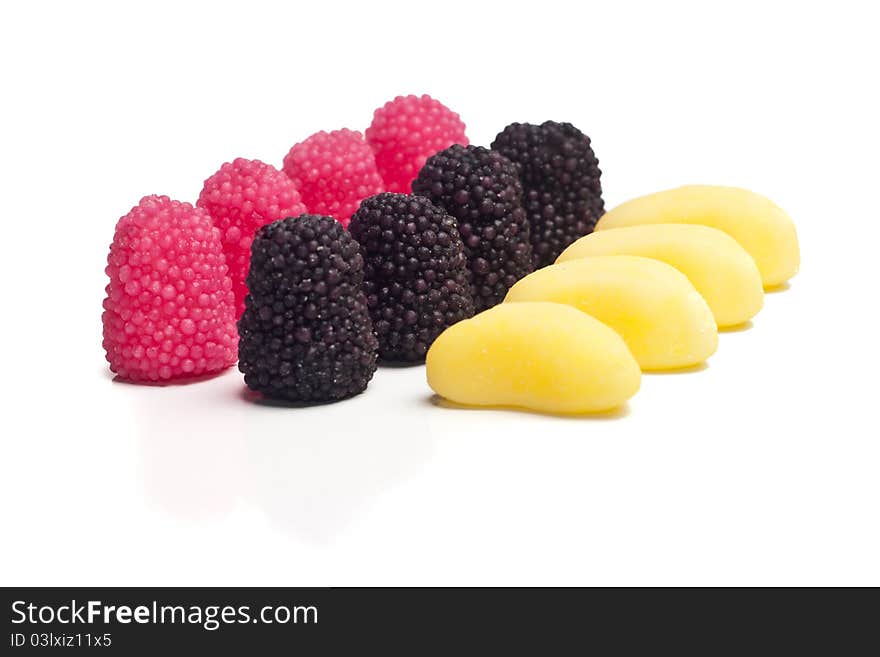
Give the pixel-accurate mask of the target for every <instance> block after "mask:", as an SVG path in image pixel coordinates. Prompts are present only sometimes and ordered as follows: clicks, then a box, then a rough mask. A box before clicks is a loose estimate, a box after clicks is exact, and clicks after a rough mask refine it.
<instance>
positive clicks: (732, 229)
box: [596, 185, 801, 288]
mask: <svg viewBox="0 0 880 657" xmlns="http://www.w3.org/2000/svg"><path fill="white" fill-rule="evenodd" d="M665 223H678V224H703V225H705V226H711V227H712V228H717V229H719V230H723V231H724V232H725V233H727V234H728V235H730V236H731V237H733V238H734V239H735V240H736V241H737V242H739V243H740V245H741V246H742V247H743V248H744V249H745V250H746V251H748V252H749V254H750V255H751V256H752V257H753V258H754V259H755V262H756V263H757V265H758V269H759V270H760V272H761V278H762V280H763V282H764V287H766V288H770V287H774V286H777V285H781V284H782V283H784V282H785V281H787V280H788V279H789V278H791V277H792V276H794V275H795V274H796V273H797V270H798V267H799V266H800V261H801V257H800V249H799V247H798V237H797V231H796V230H795V227H794V223H793V222H792V220H791V217H789V216H788V214H787V213H786V212H785V211H784V210H783V209H782V208H780V207H779V206H777V205H775V204H774V203H773V202H772V201H771V200H770V199H768V198H766V197H764V196H761V195H760V194H755V193H754V192H750V191H749V190H747V189H740V188H738V187H722V186H718V185H686V186H684V187H678V188H676V189H668V190H666V191H662V192H657V193H656V194H648V195H647V196H641V197H639V198H635V199H632V200H631V201H627V202H626V203H623V204H622V205H618V206H617V207H616V208H614V209H613V210H610V211H609V212H606V213H605V215H604V216H603V217H602V218H601V220H600V221H599V223H598V224H597V225H596V230H597V231H603V230H605V229H609V228H621V227H623V226H637V225H643V224H665Z"/></svg>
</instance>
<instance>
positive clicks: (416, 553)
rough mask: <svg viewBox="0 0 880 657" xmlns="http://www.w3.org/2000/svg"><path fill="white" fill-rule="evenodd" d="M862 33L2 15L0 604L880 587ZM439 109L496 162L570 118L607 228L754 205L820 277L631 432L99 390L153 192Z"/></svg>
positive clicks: (728, 341)
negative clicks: (114, 297)
mask: <svg viewBox="0 0 880 657" xmlns="http://www.w3.org/2000/svg"><path fill="white" fill-rule="evenodd" d="M297 4H302V5H303V6H300V7H298V6H297ZM820 4H821V5H822V6H824V7H826V8H825V9H818V8H816V7H817V6H818V5H820ZM305 5H308V6H305ZM869 10H870V3H867V2H865V3H846V2H834V3H807V2H797V3H795V2H792V3H790V4H783V3H775V2H760V3H745V2H738V3H723V4H721V3H718V4H715V3H703V2H701V3H692V4H687V5H686V4H681V3H668V2H664V3H647V2H646V3H638V4H636V3H629V2H601V3H594V4H593V6H588V5H587V4H586V3H568V2H566V3H562V2H550V1H546V0H545V1H542V2H536V3H528V4H525V3H523V4H519V3H514V2H506V3H498V4H497V6H493V5H489V4H488V3H476V2H466V3H458V2H443V3H425V4H422V3H400V4H399V5H391V4H388V3H385V4H383V3H377V2H363V3H358V4H357V5H356V6H352V7H345V6H339V5H337V4H336V3H332V2H314V3H292V2H286V3H281V2H279V3H277V4H276V5H263V4H262V3H255V2H248V3H236V5H229V6H227V5H225V4H223V3H216V2H212V3H204V4H197V3H182V2H174V3H160V2H150V3H138V4H135V3H107V4H95V3H88V2H58V3H39V2H30V3H15V6H13V3H4V4H3V8H2V9H0V55H2V58H0V62H2V63H0V66H2V69H0V70H2V86H0V96H2V102H0V113H2V121H0V131H2V148H0V188H2V190H3V194H2V201H0V202H2V205H0V208H2V221H0V226H2V242H3V254H2V257H0V267H2V279H0V280H2V285H3V321H2V327H0V330H2V343H0V344H2V350H3V351H2V354H3V378H2V383H0V385H2V392H3V397H2V399H3V408H2V423H3V424H2V429H0V432H2V448H3V454H2V462H0V468H2V471H0V505H2V518H0V520H2V528H3V529H2V533H3V539H2V541H0V554H2V560H0V581H2V583H3V584H21V585H25V584H27V585H50V584H91V585H123V584H124V585H134V584H153V585H159V584H168V585H196V584H206V585H207V584H210V585H226V584H249V585H341V584H352V585H356V584H389V585H390V584H481V585H482V584H770V585H774V584H874V585H878V584H880V558H878V555H880V528H878V524H880V520H878V519H880V513H878V506H880V445H878V438H880V431H878V428H880V426H878V424H880V423H878V419H877V387H878V386H877V375H878V366H880V358H878V338H877V332H878V321H877V320H878V319H880V317H878V310H877V305H878V293H877V284H878V276H877V253H878V241H880V229H878V224H880V211H878V204H877V189H878V180H880V164H878V152H880V130H878V120H880V103H878V97H877V88H878V87H877V75H878V73H877V65H878V62H880V52H878V45H877V44H878V41H877V34H876V21H875V20H873V18H872V16H871V15H870V13H869ZM423 92H427V93H430V94H432V95H434V96H435V97H437V98H439V99H441V100H442V101H443V102H445V103H446V104H448V105H449V106H450V107H452V108H453V109H455V110H456V111H458V112H459V113H460V114H461V116H462V117H463V119H464V120H465V122H466V123H467V125H468V133H469V135H470V137H471V140H472V141H473V142H474V143H477V144H488V142H490V141H491V140H492V138H493V137H494V135H495V133H496V132H498V131H499V130H500V129H502V128H503V127H504V126H505V125H506V124H507V123H509V122H511V121H532V122H540V121H543V120H545V119H556V120H567V121H571V122H573V123H575V124H576V125H578V126H579V127H581V128H582V129H583V130H584V131H585V132H587V133H588V134H589V135H590V136H591V137H592V139H593V144H594V147H595V150H596V153H597V155H598V157H599V158H600V160H601V167H602V170H603V171H604V176H603V185H604V188H605V190H606V193H605V197H606V201H607V205H608V206H609V207H613V206H614V205H616V204H618V203H620V202H622V201H624V200H626V199H628V198H630V197H632V196H634V195H638V194H642V193H647V192H650V191H654V190H658V189H662V188H666V187H670V186H675V185H678V184H682V183H688V182H708V183H719V184H732V185H740V186H744V187H748V188H752V189H754V190H756V191H759V192H762V193H764V194H766V195H768V196H770V197H771V198H773V199H774V200H775V201H777V202H778V203H779V204H780V205H782V206H783V207H785V208H786V209H787V210H788V211H789V213H790V214H791V215H792V216H793V217H794V219H795V221H796V224H797V227H798V230H799V233H800V238H801V246H802V255H803V265H802V271H801V273H800V274H799V275H798V276H797V277H796V278H795V279H794V280H793V281H792V284H791V286H790V289H788V290H787V291H784V292H780V293H775V294H772V295H768V297H767V300H766V304H765V308H764V310H763V311H762V312H761V313H760V314H759V315H758V316H757V317H756V319H755V320H754V323H753V327H752V328H750V329H748V330H745V331H741V332H737V333H728V334H724V335H723V336H722V338H721V345H720V348H719V351H718V353H717V354H716V355H715V356H713V357H712V359H711V360H710V363H709V366H708V368H707V369H705V370H703V371H700V372H695V373H689V374H668V375H650V376H645V377H644V381H643V387H642V390H641V392H640V393H639V394H638V395H637V396H636V397H635V398H634V399H633V400H632V401H631V402H630V404H629V406H628V408H627V410H626V411H625V412H623V413H621V414H620V415H619V416H618V417H615V418H610V419H607V418H606V419H562V418H555V417H547V416H540V415H532V414H527V413H517V412H508V411H462V410H451V409H445V408H442V407H440V406H437V405H435V404H433V403H432V402H431V395H430V391H429V389H428V387H427V385H426V383H425V380H424V369H423V368H411V369H387V368H383V369H380V371H378V372H377V374H376V376H375V378H374V381H373V383H372V384H371V385H370V387H369V389H368V391H367V392H366V393H365V394H364V395H361V396H360V397H358V398H356V399H353V400H351V401H347V402H344V403H340V404H336V405H333V406H325V407H318V408H310V409H289V408H276V407H271V406H261V405H256V404H254V403H252V402H249V401H247V400H245V399H244V398H243V397H242V390H243V383H242V381H241V377H240V375H239V374H238V372H237V371H235V370H230V371H229V372H227V373H226V374H225V375H223V376H220V377H219V378H216V379H213V380H210V381H207V382H202V383H198V384H192V385H187V386H173V387H167V388H155V387H152V388H151V387H140V386H133V385H126V384H122V383H114V382H113V381H112V380H111V376H110V374H109V372H108V370H107V368H106V364H105V362H104V360H103V352H102V350H101V346H100V343H101V323H100V314H101V300H102V297H103V288H104V285H105V282H106V281H105V277H104V273H103V268H104V264H105V259H106V252H107V248H108V245H109V243H110V240H111V238H112V234H113V227H114V224H115V222H116V220H117V219H118V218H119V217H120V216H121V215H122V214H124V213H125V212H127V211H128V210H129V208H130V207H131V206H132V205H134V204H136V203H137V201H138V200H139V199H140V197H141V196H143V195H145V194H150V193H161V194H168V195H170V196H172V197H175V198H179V199H183V200H189V201H193V200H194V199H195V198H196V196H197V194H198V191H199V189H200V187H201V183H202V181H203V180H204V179H205V178H206V177H207V176H209V175H210V174H211V173H212V172H213V171H214V170H215V169H217V168H218V167H219V165H220V164H221V163H222V162H224V161H226V160H230V159H232V158H234V157H236V156H244V157H251V158H260V159H263V160H265V161H267V162H271V163H273V164H276V165H279V164H280V162H281V159H282V157H283V155H284V154H285V152H286V151H287V149H288V148H289V147H290V146H291V145H292V144H293V143H295V142H296V141H298V140H301V139H302V138H304V137H306V136H307V135H309V134H310V133H312V132H313V131H316V130H319V129H322V128H323V129H328V130H329V129H334V128H340V127H349V128H353V129H361V130H363V129H364V128H365V127H366V125H367V124H368V123H369V121H370V118H371V115H372V110H373V109H374V108H375V107H377V106H379V105H381V104H382V103H383V102H384V101H385V100H387V99H389V98H391V97H393V96H394V95H396V94H399V93H423Z"/></svg>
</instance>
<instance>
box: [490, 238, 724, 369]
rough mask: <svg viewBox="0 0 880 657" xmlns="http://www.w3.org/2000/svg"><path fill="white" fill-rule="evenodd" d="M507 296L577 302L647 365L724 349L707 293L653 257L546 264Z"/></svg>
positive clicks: (682, 363)
mask: <svg viewBox="0 0 880 657" xmlns="http://www.w3.org/2000/svg"><path fill="white" fill-rule="evenodd" d="M504 301H505V303H510V302H522V301H553V302H556V303H565V304H568V305H570V306H574V307H575V308H578V309H579V310H582V311H584V312H585V313H587V314H589V315H592V316H593V317H595V318H596V319H598V320H599V321H601V322H603V323H604V324H607V325H608V326H610V327H611V328H613V329H614V330H615V331H617V333H619V334H620V336H621V337H622V338H623V339H624V341H625V342H626V344H627V346H628V347H629V349H630V351H631V352H632V354H633V356H635V358H636V360H637V361H638V363H639V365H640V366H641V368H642V369H643V370H663V369H675V368H681V367H688V366H690V365H696V364H698V363H701V362H703V361H704V360H706V358H708V357H709V356H711V355H712V354H713V353H715V350H716V349H717V348H718V331H717V329H716V327H715V319H714V317H713V316H712V311H711V310H710V309H709V306H708V305H707V304H706V301H705V300H704V299H703V297H701V296H700V294H699V292H697V290H696V289H695V288H694V286H693V285H691V282H690V281H689V280H688V279H687V277H686V276H685V275H684V274H682V273H681V272H680V271H678V270H677V269H675V268H674V267H672V266H671V265H667V264H666V263H664V262H661V261H659V260H653V259H650V258H642V257H638V256H627V255H615V256H595V257H592V258H580V259H578V260H570V261H568V262H562V263H559V264H556V265H551V266H549V267H544V268H543V269H539V270H538V271H536V272H534V273H532V274H529V275H528V276H526V277H525V278H523V279H521V280H520V281H519V282H517V283H516V285H514V286H513V287H512V288H511V289H510V290H509V291H508V293H507V298H505V300H504Z"/></svg>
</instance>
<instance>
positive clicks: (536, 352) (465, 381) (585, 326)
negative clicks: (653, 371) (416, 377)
mask: <svg viewBox="0 0 880 657" xmlns="http://www.w3.org/2000/svg"><path fill="white" fill-rule="evenodd" d="M426 365H427V375H428V385H430V386H431V388H432V389H433V390H434V392H436V393H437V394H438V395H440V396H441V397H445V398H446V399H448V400H450V401H453V402H456V403H459V404H466V405H471V406H517V407H522V408H527V409H532V410H537V411H544V412H549V413H593V412H599V411H606V410H611V409H613V408H616V407H618V406H620V405H621V404H623V403H624V402H625V401H626V400H627V399H629V398H630V397H632V396H633V395H634V394H635V393H636V392H637V391H638V389H639V385H640V383H641V372H640V371H639V366H638V363H636V360H635V358H633V356H632V354H631V353H630V351H629V349H628V348H627V346H626V344H625V343H624V341H623V339H622V338H621V337H620V336H619V335H618V334H617V333H615V332H614V331H613V330H612V329H610V328H608V327H607V326H605V324H602V323H601V322H600V321H598V320H597V319H594V318H592V317H590V316H589V315H587V314H586V313H583V312H581V311H580V310H577V309H576V308H573V307H571V306H568V305H564V304H558V303H546V302H523V303H502V304H500V305H498V306H495V307H494V308H490V309H489V310H486V311H484V312H482V313H480V314H479V315H476V316H474V317H473V318H471V319H466V320H464V321H461V322H458V323H457V324H454V325H452V326H450V327H449V328H448V329H446V330H445V331H444V332H443V333H442V334H441V335H440V337H438V338H437V339H436V340H435V341H434V344H432V345H431V348H430V349H429V350H428V356H427V359H426Z"/></svg>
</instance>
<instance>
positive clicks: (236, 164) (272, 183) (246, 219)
mask: <svg viewBox="0 0 880 657" xmlns="http://www.w3.org/2000/svg"><path fill="white" fill-rule="evenodd" d="M197 205H198V206H199V207H200V208H204V209H205V210H207V211H208V213H209V214H210V215H211V219H212V220H213V221H214V225H215V226H217V228H219V229H220V235H221V237H222V240H223V251H224V253H225V254H226V264H227V266H228V267H229V277H230V278H231V279H232V290H233V292H234V293H235V304H236V317H238V316H239V315H241V313H242V311H243V310H244V297H245V294H247V287H246V285H245V277H246V276H247V272H248V264H249V262H250V253H251V241H252V240H253V239H254V233H255V232H256V231H257V229H258V228H259V227H260V226H263V225H265V224H267V223H269V222H271V221H275V220H277V219H283V218H284V217H296V216H299V215H301V214H303V213H304V212H306V206H305V205H304V204H303V203H302V200H301V198H300V194H299V192H298V191H297V189H296V186H295V185H294V183H293V182H292V181H291V180H290V179H289V178H288V177H287V176H285V175H284V173H283V172H281V171H279V170H278V169H276V168H275V167H273V166H272V165H270V164H265V163H264V162H260V161H259V160H246V159H243V158H238V159H236V160H234V161H233V162H227V163H225V164H224V165H223V166H221V167H220V170H219V171H217V172H216V173H215V174H214V175H212V176H211V177H210V178H208V179H207V180H206V181H205V184H204V187H203V188H202V191H201V194H199V200H198V203H197Z"/></svg>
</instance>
